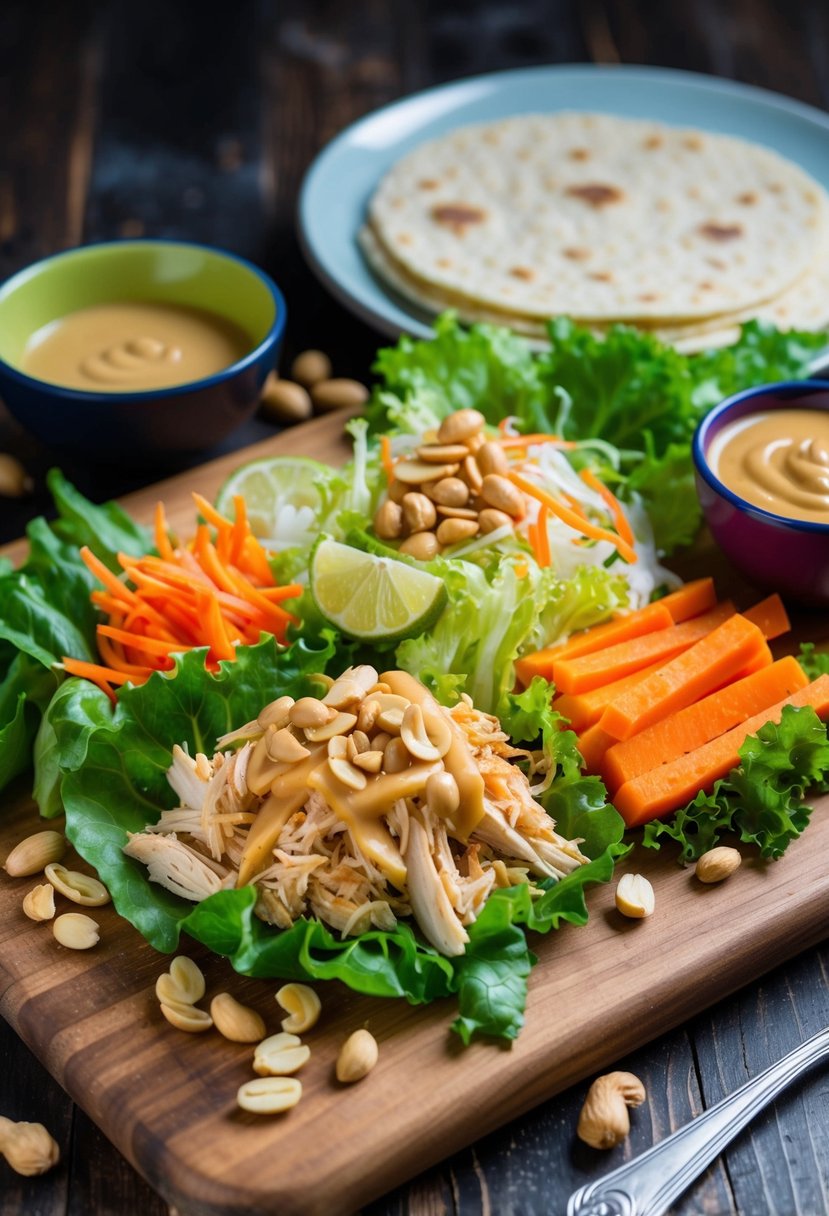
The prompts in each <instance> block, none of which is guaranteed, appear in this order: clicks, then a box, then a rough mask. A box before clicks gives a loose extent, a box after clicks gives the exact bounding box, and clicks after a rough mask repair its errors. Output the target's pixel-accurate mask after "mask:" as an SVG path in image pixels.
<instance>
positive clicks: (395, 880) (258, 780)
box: [125, 668, 587, 955]
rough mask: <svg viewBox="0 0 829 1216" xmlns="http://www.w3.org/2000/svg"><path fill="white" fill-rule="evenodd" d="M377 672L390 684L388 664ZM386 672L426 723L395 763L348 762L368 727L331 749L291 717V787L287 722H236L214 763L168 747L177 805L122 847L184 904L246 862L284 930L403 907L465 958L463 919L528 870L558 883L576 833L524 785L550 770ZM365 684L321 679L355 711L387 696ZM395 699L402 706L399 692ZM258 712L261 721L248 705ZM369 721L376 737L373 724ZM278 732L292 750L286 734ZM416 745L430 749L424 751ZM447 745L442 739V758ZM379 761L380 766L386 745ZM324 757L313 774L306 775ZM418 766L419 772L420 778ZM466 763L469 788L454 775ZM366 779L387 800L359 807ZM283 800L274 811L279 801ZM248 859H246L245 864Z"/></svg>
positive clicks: (492, 729) (367, 924)
mask: <svg viewBox="0 0 829 1216" xmlns="http://www.w3.org/2000/svg"><path fill="white" fill-rule="evenodd" d="M388 678H389V679H390V680H393V679H394V678H395V677H394V673H392V674H391V675H389V676H388ZM398 678H399V679H401V680H402V679H404V678H405V680H407V681H408V684H407V685H406V687H407V688H411V687H412V686H414V688H415V689H416V690H419V691H416V692H415V693H414V694H413V695H415V696H418V695H420V694H421V693H422V699H423V706H422V716H421V718H420V721H421V723H425V726H426V728H427V730H426V733H424V734H422V735H419V736H417V735H412V736H411V738H412V739H413V742H412V746H413V747H414V748H415V749H416V750H415V752H413V753H412V754H411V756H410V757H409V765H410V767H409V769H408V770H406V771H404V772H403V773H401V772H400V770H399V768H397V767H389V768H388V769H385V767H384V768H383V771H380V770H379V769H378V768H375V769H374V770H373V772H372V770H371V768H363V767H361V766H360V765H359V763H356V762H357V761H359V757H360V752H361V751H365V752H367V753H368V752H371V751H372V748H373V746H374V745H373V743H372V740H371V739H370V738H369V736H368V735H366V734H365V732H364V733H363V736H362V739H361V741H360V743H359V748H358V744H357V736H356V735H355V737H354V738H353V739H351V738H350V737H349V738H348V739H346V738H342V739H340V740H337V739H335V740H334V744H337V745H338V746H339V750H338V751H337V750H332V747H331V746H330V745H324V747H323V748H322V749H321V748H319V745H318V744H315V743H314V742H313V740H311V741H309V739H308V737H307V736H304V735H302V734H301V733H300V731H299V730H298V728H296V727H294V728H293V729H294V739H296V740H297V741H299V742H302V741H303V740H304V742H306V743H307V744H308V746H307V747H305V746H303V748H301V749H300V750H301V751H302V752H303V753H304V756H306V757H309V756H310V759H308V760H306V761H305V764H306V768H305V769H304V770H303V773H305V774H310V777H309V776H304V777H303V779H302V780H303V784H302V785H301V786H297V785H295V784H292V781H293V778H292V773H293V772H294V771H295V769H294V767H292V766H293V764H294V763H302V761H301V760H300V761H299V762H290V761H289V762H285V761H284V760H282V759H281V757H282V755H285V754H288V753H286V752H284V751H283V750H282V748H283V747H284V746H285V744H281V745H280V744H278V743H277V734H278V732H282V734H283V735H287V734H289V733H290V730H289V729H288V727H289V726H290V723H289V720H288V718H287V717H286V718H285V719H284V721H285V723H286V725H285V726H282V725H280V723H279V722H277V721H273V722H272V723H271V722H269V725H268V726H266V727H264V726H262V725H260V724H259V722H257V721H252V722H248V723H246V724H245V725H244V726H242V727H241V728H239V729H238V730H235V731H230V732H228V733H227V734H225V735H224V736H222V738H221V739H220V740H219V745H220V748H221V750H219V751H217V752H216V753H215V754H214V755H213V757H212V758H208V757H207V756H205V755H203V754H201V753H200V754H197V755H196V757H195V758H193V757H191V756H190V755H188V753H187V752H186V751H185V750H184V749H182V748H181V747H179V746H176V747H174V748H173V753H172V764H171V766H170V769H169V772H168V778H169V782H170V785H171V787H172V788H173V790H174V791H175V793H176V794H177V796H178V798H179V801H180V805H179V806H178V807H176V808H175V809H173V810H166V811H163V812H162V814H161V816H160V818H159V820H158V822H157V823H156V824H153V825H148V826H147V828H145V830H144V831H143V832H141V833H138V834H135V835H133V836H131V837H130V841H129V843H128V844H127V846H126V849H125V851H126V852H127V853H128V854H129V856H131V857H134V858H136V859H137V860H139V861H141V862H143V863H144V864H145V865H146V866H147V868H148V871H149V876H150V878H151V880H152V881H154V882H158V883H161V884H162V885H163V886H165V887H167V888H168V889H169V890H171V891H173V892H175V893H176V894H177V895H181V896H183V897H184V898H185V899H190V900H193V901H200V900H202V899H205V898H206V897H207V896H209V895H212V894H214V893H215V892H216V891H219V890H221V889H222V888H226V887H231V886H235V885H237V884H238V882H239V879H240V870H241V869H242V868H243V867H244V866H247V867H248V872H249V873H252V874H253V877H252V879H251V881H252V882H253V884H254V885H255V887H256V892H257V902H256V908H255V911H256V914H257V916H259V917H260V918H261V919H262V920H264V921H267V922H268V923H270V924H272V925H275V926H276V927H278V928H288V927H290V926H291V925H292V924H293V923H294V922H295V921H296V920H298V919H299V918H301V917H306V916H309V917H318V918H319V919H320V920H321V921H323V922H324V923H325V924H327V925H328V926H330V927H331V928H332V929H333V930H334V931H336V932H338V933H340V934H341V935H342V936H343V937H346V936H349V935H355V934H361V933H365V932H367V931H369V930H371V929H386V930H388V929H393V928H394V926H395V925H396V924H397V921H398V919H400V918H407V917H413V918H414V920H415V921H416V922H417V924H418V926H419V928H420V930H421V932H422V933H423V934H424V936H425V937H426V938H427V939H428V940H429V941H430V942H431V943H432V945H433V946H435V948H436V949H437V950H439V951H440V952H441V953H443V954H447V955H455V954H461V953H463V950H464V948H465V945H466V943H467V941H468V934H467V927H468V926H469V925H471V924H472V923H473V922H474V921H475V920H476V918H477V917H478V916H479V915H480V912H481V909H482V908H483V907H484V905H485V903H486V901H487V899H488V898H489V896H490V894H491V893H492V892H493V890H496V889H498V888H505V887H509V886H514V885H517V884H523V883H531V882H532V878H533V877H537V878H539V879H554V880H557V879H561V878H563V877H565V876H566V875H567V874H569V873H571V872H572V871H573V870H574V869H576V868H577V867H578V866H580V865H583V864H584V863H585V862H586V861H587V858H586V857H585V856H584V855H583V854H582V853H581V851H580V849H579V847H578V846H579V842H578V841H574V840H567V839H565V838H564V837H562V836H561V835H560V834H558V833H557V832H556V830H555V823H554V822H553V820H552V819H551V818H550V816H549V815H548V814H547V813H546V812H545V811H544V809H543V807H541V806H540V805H539V804H538V803H537V802H536V801H535V798H534V796H533V795H534V793H536V792H537V791H538V790H539V789H540V788H545V787H546V786H547V785H548V784H549V782H550V781H552V779H553V777H554V772H553V771H552V770H551V768H550V765H549V763H548V761H547V760H546V758H545V757H544V755H543V754H542V753H541V752H532V751H528V750H526V749H523V748H516V747H513V746H512V744H511V743H510V741H509V739H508V737H507V735H506V733H505V732H504V730H503V729H502V727H501V724H500V722H499V721H498V719H497V718H495V717H493V715H491V714H484V713H481V712H480V711H478V710H477V709H475V707H474V706H473V704H472V702H471V701H470V699H469V698H468V697H466V696H464V697H463V698H462V699H461V700H460V701H459V702H458V704H457V705H456V706H454V707H453V708H452V709H451V710H447V709H444V708H442V707H440V706H438V705H437V703H436V702H434V701H433V700H432V699H431V698H430V697H429V694H428V693H427V692H426V690H425V689H423V688H422V686H420V685H416V684H414V682H412V681H411V679H410V677H402V676H399V677H398ZM376 681H377V673H376V672H374V670H373V669H372V668H357V669H354V670H353V671H350V672H346V673H344V675H343V676H342V677H341V679H340V680H339V681H337V682H336V684H335V685H334V687H333V688H332V689H331V690H330V691H331V695H332V698H333V697H334V696H335V695H336V694H337V691H338V689H339V695H345V697H346V699H347V698H348V697H349V696H353V697H359V698H360V703H359V704H355V705H352V704H349V706H348V709H349V713H350V711H351V709H352V708H353V710H354V713H353V714H352V715H351V719H352V720H353V719H354V718H356V716H357V714H358V712H359V711H360V706H361V705H365V703H366V702H367V701H370V700H371V698H372V697H374V698H375V699H376V698H378V697H379V698H380V700H381V703H382V700H383V698H384V697H386V698H388V697H389V696H390V695H391V694H389V693H388V692H387V691H384V690H387V689H388V685H384V684H382V683H379V684H376V688H374V687H373V686H374V685H375V683H376ZM349 684H352V685H354V686H355V688H356V692H353V691H352V690H351V689H350V688H349V687H348V685H349ZM340 686H342V687H340ZM343 689H345V692H343ZM378 689H379V691H377V690H378ZM326 699H327V698H326V697H323V698H322V702H323V703H324V702H325V701H326ZM282 700H283V701H286V702H289V701H290V698H283V699H282ZM394 700H395V698H394V696H391V701H392V702H394ZM397 701H398V702H401V701H402V703H404V704H412V703H413V702H409V701H407V699H406V698H400V697H398V698H397ZM280 704H281V702H275V703H274V706H276V707H277V708H276V709H273V707H271V709H272V717H273V715H277V716H278V712H279V706H280ZM291 704H292V702H291ZM388 705H391V702H389V703H388ZM388 705H387V707H386V708H387V709H388V712H391V709H389V708H388ZM391 708H392V709H393V708H394V707H393V706H392V707H391ZM413 712H414V711H413ZM335 713H339V715H340V718H342V717H343V714H342V712H341V711H340V710H339V707H337V709H335V710H331V711H329V710H328V708H327V706H325V705H324V704H322V708H321V709H320V711H319V714H318V716H319V717H320V720H321V721H322V720H323V719H325V718H326V717H327V716H331V720H332V721H333V715H334V714H335ZM263 714H264V711H263ZM438 719H440V720H438ZM261 720H265V721H269V719H268V718H267V716H265V717H264V718H263V717H262V715H260V721H261ZM390 721H391V719H390ZM414 721H415V722H416V721H417V718H415V719H414ZM441 721H442V722H443V725H441ZM339 724H340V723H339V719H338V725H339ZM447 724H449V725H450V726H451V729H448V727H447ZM309 729H314V728H309ZM351 729H353V727H352V726H349V727H348V728H347V731H346V733H347V732H348V730H351ZM372 729H373V731H374V737H375V738H376V739H377V741H378V745H379V747H380V748H381V749H382V748H384V747H385V746H386V744H385V743H384V742H383V740H382V739H381V737H380V735H381V733H382V723H380V724H378V725H375V726H374V727H369V730H372ZM400 729H401V730H402V736H401V740H402V739H403V738H406V737H409V736H407V735H406V730H407V729H408V728H407V727H406V726H405V725H404V726H402V727H401V728H400ZM429 730H431V734H429ZM269 732H270V733H269ZM358 733H359V732H358ZM388 738H389V735H388V733H386V734H385V739H386V740H387V739H388ZM401 740H399V741H398V742H400V741H401ZM432 740H435V741H436V742H435V743H432ZM441 741H442V742H441ZM459 741H460V746H459ZM287 743H291V744H293V746H294V747H296V744H295V743H294V740H293V739H292V740H287ZM439 744H440V746H439ZM314 747H316V748H317V750H316V752H313V753H312V752H311V749H313V748H314ZM326 747H327V750H326ZM440 747H442V748H443V751H442V752H441V751H440ZM270 748H274V749H275V750H274V751H273V752H272V751H271V750H269V749H270ZM417 748H421V749H423V748H426V749H427V752H426V753H425V754H424V755H422V756H421V755H420V754H419V753H418V752H417ZM429 748H431V752H429V751H428V749H429ZM450 748H453V749H455V750H454V751H453V752H452V753H451V755H450V754H449V749H450ZM375 754H377V752H376V751H375ZM427 754H428V755H436V756H437V755H438V754H440V756H441V757H444V759H445V764H444V762H442V761H440V759H439V762H438V763H437V764H436V763H435V762H434V761H433V760H427V759H426V755H427ZM383 756H384V760H383V764H384V765H385V752H384V753H383ZM275 757H280V758H279V759H275ZM335 761H336V764H335ZM516 762H520V764H519V763H516ZM337 764H338V765H340V767H339V768H337V767H336V765H337ZM418 764H419V765H420V768H419V769H418ZM269 765H270V766H271V767H270V768H268V766H269ZM316 765H319V768H316V767H314V766H316ZM342 765H345V766H346V768H345V769H343V767H342ZM349 766H350V767H349ZM458 766H460V767H458ZM323 768H325V769H326V772H327V774H328V775H327V777H326V778H325V781H323V780H322V779H319V780H318V779H317V778H316V776H315V774H317V773H318V772H319V771H321V769H323ZM329 768H330V771H329ZM296 771H297V772H298V771H299V769H298V768H297V769H296ZM332 772H333V773H334V774H335V775H337V774H343V773H345V776H346V777H348V773H349V772H352V773H353V774H355V775H354V776H352V777H351V778H350V781H351V782H352V784H351V785H350V786H348V785H346V784H342V782H341V780H340V779H339V778H338V780H337V781H335V782H334V784H332V783H331V782H332V776H331V774H332ZM421 772H422V774H423V775H422V777H420V776H417V774H419V773H421ZM263 773H264V776H263ZM437 773H440V774H441V777H440V782H438V785H436V786H434V787H432V786H430V785H429V780H431V779H432V777H433V775H435V774H437ZM470 773H471V774H472V775H473V785H472V786H470V785H469V784H468V781H467V778H468V777H469V774H470ZM453 774H455V775H454V776H453ZM456 778H457V780H456ZM306 782H307V784H306ZM326 782H327V784H326ZM372 782H375V783H378V782H385V783H386V785H385V786H382V788H384V789H385V788H388V789H389V790H394V791H396V792H394V793H391V794H390V798H389V805H388V806H387V807H386V808H385V809H384V808H383V806H382V804H380V805H379V806H378V807H377V809H376V810H371V811H369V810H367V809H366V810H365V811H360V810H359V808H360V807H361V806H362V805H365V806H366V807H368V806H369V805H372V804H369V803H361V802H360V800H361V799H365V797H367V796H368V795H369V794H370V793H371V789H372ZM447 782H448V786H447ZM475 782H477V785H476V786H475V785H474V783H475ZM252 787H253V788H252ZM377 788H378V789H379V788H381V786H380V785H378V787H377ZM447 789H448V791H449V794H447ZM459 789H464V790H466V792H467V794H468V795H469V790H470V789H473V794H472V795H469V796H471V797H473V801H474V797H477V798H478V812H477V814H476V815H475V816H474V818H473V820H472V829H471V832H470V833H469V835H468V837H467V838H463V836H462V834H461V833H460V831H459V830H458V828H457V825H456V818H457V817H456V816H454V813H453V812H452V810H451V805H449V804H447V803H446V801H445V800H446V798H447V797H449V795H450V794H451V791H452V790H454V794H455V796H456V800H455V802H454V804H453V805H455V806H457V797H458V796H459ZM474 789H477V790H478V793H477V795H475V794H474ZM277 790H278V791H279V795H278V796H277ZM361 791H362V792H361ZM433 798H434V799H435V801H431V799H433ZM282 799H284V800H285V801H284V806H285V810H284V811H281V812H280V807H281V806H282V805H283V802H282V801H281V800H282ZM441 799H442V800H443V801H441ZM450 802H451V797H450ZM331 803H336V806H335V805H331ZM461 810H462V811H463V810H464V808H463V807H462V808H461ZM466 810H467V812H468V807H467V808H466ZM263 816H264V817H266V818H264V819H261V821H260V817H263ZM458 822H461V823H462V822H463V818H461V819H459V820H458ZM269 826H270V834H268V829H269ZM263 840H264V844H263ZM254 842H255V843H254ZM251 857H255V859H256V868H255V870H253V871H251V870H250V865H251ZM530 889H531V891H533V890H535V888H534V887H532V886H531V888H530Z"/></svg>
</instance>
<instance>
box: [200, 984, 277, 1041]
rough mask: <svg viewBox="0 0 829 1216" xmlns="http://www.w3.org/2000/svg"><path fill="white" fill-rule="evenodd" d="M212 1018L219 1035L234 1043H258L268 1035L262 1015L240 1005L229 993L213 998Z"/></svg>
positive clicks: (211, 1003)
mask: <svg viewBox="0 0 829 1216" xmlns="http://www.w3.org/2000/svg"><path fill="white" fill-rule="evenodd" d="M210 1016H211V1017H212V1018H213V1023H214V1025H215V1027H216V1029H217V1030H218V1032H219V1034H221V1035H224V1037H225V1038H226V1039H230V1040H231V1042H232V1043H257V1042H258V1041H259V1040H260V1039H263V1038H264V1037H265V1035H266V1034H267V1027H266V1026H265V1021H264V1018H263V1017H262V1016H261V1014H259V1013H257V1012H256V1010H255V1009H251V1008H249V1007H248V1006H247V1005H242V1004H240V1002H239V1001H237V1000H236V998H235V997H233V996H231V995H230V993H229V992H220V993H219V994H218V996H214V997H213V1000H212V1001H211V1002H210Z"/></svg>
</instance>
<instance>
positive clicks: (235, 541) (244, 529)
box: [230, 494, 250, 566]
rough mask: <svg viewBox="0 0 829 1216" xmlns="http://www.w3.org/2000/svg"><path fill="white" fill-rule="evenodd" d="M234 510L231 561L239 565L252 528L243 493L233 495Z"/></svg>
mask: <svg viewBox="0 0 829 1216" xmlns="http://www.w3.org/2000/svg"><path fill="white" fill-rule="evenodd" d="M233 512H234V518H233V527H232V528H231V530H230V561H231V562H232V563H233V565H234V566H238V565H239V561H240V559H241V557H242V553H243V551H244V547H245V538H246V537H247V535H248V532H249V530H250V529H249V526H248V512H247V507H246V506H245V500H244V498H243V497H242V495H241V494H234V495H233Z"/></svg>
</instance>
